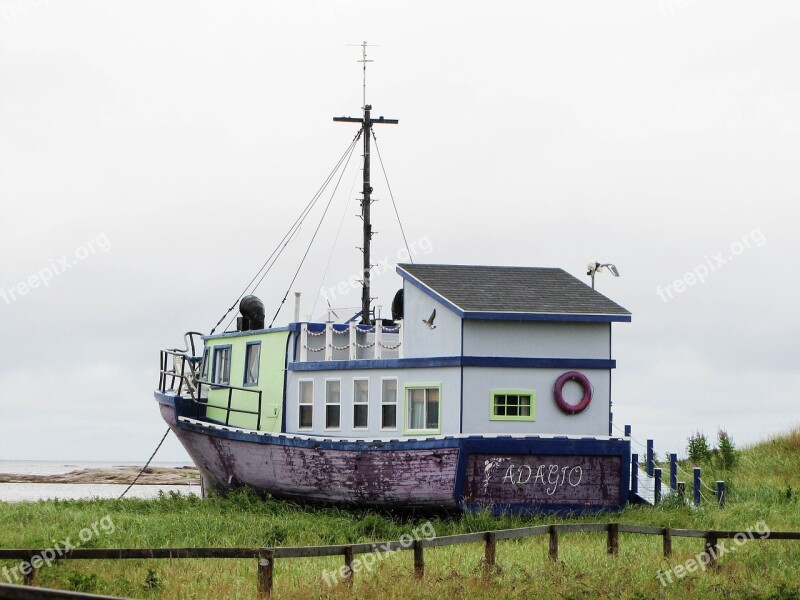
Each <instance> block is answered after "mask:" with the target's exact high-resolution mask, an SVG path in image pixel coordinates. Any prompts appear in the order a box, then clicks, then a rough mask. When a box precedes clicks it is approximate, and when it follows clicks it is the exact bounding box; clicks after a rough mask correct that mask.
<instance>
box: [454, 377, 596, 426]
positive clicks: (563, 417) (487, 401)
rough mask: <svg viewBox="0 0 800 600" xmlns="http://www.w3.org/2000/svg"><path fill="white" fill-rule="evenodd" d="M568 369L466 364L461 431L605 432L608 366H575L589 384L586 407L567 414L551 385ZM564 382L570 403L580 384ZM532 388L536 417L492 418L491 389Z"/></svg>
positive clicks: (573, 402)
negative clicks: (559, 404) (518, 418)
mask: <svg viewBox="0 0 800 600" xmlns="http://www.w3.org/2000/svg"><path fill="white" fill-rule="evenodd" d="M566 370H567V369H512V368H483V367H468V368H465V369H464V433H465V434H468V435H469V434H471V435H480V434H484V433H509V434H510V433H526V434H540V433H542V434H555V435H608V412H609V398H610V387H609V386H610V378H609V370H608V369H578V371H579V372H581V373H583V374H584V375H586V377H587V378H588V379H589V382H590V383H591V384H592V388H593V395H592V401H591V403H590V404H589V407H588V408H587V409H586V410H584V411H583V412H581V413H579V414H576V415H568V414H566V413H564V412H562V411H561V409H560V408H558V406H557V405H556V402H555V399H554V396H553V387H554V386H555V383H556V379H558V377H559V376H560V375H562V374H563V373H564V372H565V371H566ZM573 385H574V384H570V385H568V386H565V388H564V389H565V399H566V400H567V401H569V402H570V403H572V404H575V403H577V402H578V401H579V400H580V398H578V397H571V396H567V394H569V393H570V392H571V393H573V394H574V395H575V396H578V395H579V393H580V392H579V391H578V390H580V387H579V386H577V385H574V388H575V389H571V390H570V389H569V388H570V387H573ZM501 389H506V390H508V389H511V390H533V391H535V392H536V420H535V421H491V420H490V419H489V414H490V410H491V392H492V390H501Z"/></svg>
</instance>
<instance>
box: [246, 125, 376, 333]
mask: <svg viewBox="0 0 800 600" xmlns="http://www.w3.org/2000/svg"><path fill="white" fill-rule="evenodd" d="M360 137H361V129H359V130H358V134H357V135H356V138H355V139H354V140H353V143H352V144H351V145H350V154H349V155H348V156H347V161H346V162H345V164H344V167H343V168H342V170H341V173H339V179H337V180H336V186H335V187H334V188H333V191H332V192H331V197H330V198H329V199H328V204H326V205H325V210H324V211H323V213H322V216H321V217H320V219H319V223H317V228H316V229H315V230H314V234H313V235H312V236H311V241H309V242H308V247H307V248H306V251H305V254H303V258H302V259H301V260H300V264H299V265H298V266H297V270H296V271H295V272H294V277H292V280H291V281H290V282H289V287H287V288H286V293H285V294H284V295H283V299H282V300H281V303H280V304H279V305H278V310H276V311H275V314H274V315H273V316H272V321H270V324H269V326H270V327H272V325H273V324H274V323H275V319H277V318H278V313H280V312H281V308H283V304H284V302H286V298H287V297H288V296H289V292H290V291H291V290H292V286H293V285H294V282H295V280H297V276H298V275H299V274H300V269H302V268H303V263H305V261H306V258H307V257H308V253H309V252H310V251H311V246H312V245H313V244H314V240H315V239H316V237H317V234H318V233H319V229H320V227H322V223H323V221H324V220H325V215H327V214H328V209H329V208H330V207H331V202H333V197H334V196H335V195H336V190H338V189H339V184H340V183H341V182H342V177H344V172H345V171H346V170H347V165H348V164H349V163H350V158H351V157H352V156H353V150H355V147H356V142H357V141H358V138H360ZM262 279H263V278H262ZM259 283H260V282H259ZM256 287H257V286H256Z"/></svg>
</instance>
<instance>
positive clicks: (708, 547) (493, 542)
mask: <svg viewBox="0 0 800 600" xmlns="http://www.w3.org/2000/svg"><path fill="white" fill-rule="evenodd" d="M568 533H606V534H607V544H606V547H607V551H608V553H609V554H613V555H617V554H618V553H619V534H620V533H629V534H634V535H653V536H660V537H661V538H662V539H663V554H664V556H665V557H669V556H671V555H672V539H673V538H676V537H684V538H699V539H703V540H704V550H703V551H704V553H705V554H706V555H708V562H709V564H710V565H714V564H716V561H717V544H718V542H719V540H720V539H732V538H735V537H737V536H741V535H742V534H743V532H742V531H717V530H695V529H672V528H670V527H651V526H644V525H629V524H626V523H568V524H560V525H559V524H552V525H537V526H534V527H521V528H517V529H500V530H497V531H482V532H478V533H463V534H458V535H448V536H442V537H432V538H420V539H413V541H412V540H411V539H409V540H407V541H405V542H404V541H402V540H401V541H388V542H369V543H361V544H340V545H334V546H287V547H282V548H266V547H259V548H76V549H71V550H69V551H66V552H64V553H63V555H61V556H59V557H58V560H65V559H70V560H128V559H139V560H141V559H216V558H227V559H245V558H250V559H253V558H255V559H257V560H258V585H257V589H258V597H259V598H269V597H270V596H271V594H272V588H273V575H274V569H275V561H276V560H277V559H279V558H280V559H288V558H312V557H325V556H343V557H344V566H343V573H344V579H345V581H346V582H347V583H349V584H352V582H353V575H354V570H353V568H352V564H353V556H355V555H357V554H370V553H382V552H386V553H388V552H396V551H403V550H408V551H413V554H414V575H415V577H423V576H424V574H425V549H426V548H436V547H441V546H454V545H460V544H475V543H483V544H484V545H485V550H484V562H485V565H486V566H487V567H493V566H494V565H495V562H496V559H497V542H498V541H499V540H511V539H520V538H526V537H533V536H537V535H547V536H548V537H549V549H548V554H549V557H550V559H551V560H558V545H559V540H560V536H561V535H562V534H568ZM747 535H748V537H750V538H752V539H762V540H766V539H770V540H800V532H796V531H783V532H781V531H767V532H763V533H761V532H757V531H752V529H748V530H747ZM409 537H410V536H409ZM46 552H48V551H47V550H37V549H0V560H21V561H25V564H27V565H28V566H29V567H30V568H29V569H25V570H27V571H28V572H27V573H25V570H23V573H25V584H26V585H28V586H31V585H33V584H34V581H35V577H36V571H37V570H38V568H41V564H42V562H43V561H42V560H41V557H42V556H43V555H45V553H46ZM35 557H39V566H38V567H36V566H35V565H34V562H35V561H34V558H35ZM11 588H14V589H15V590H18V589H23V590H24V589H25V588H22V587H21V586H5V585H0V592H3V593H2V594H0V596H2V597H3V598H31V599H33V598H67V597H69V598H73V597H74V598H80V597H91V596H85V595H73V596H46V595H41V596H35V595H25V593H23V594H22V595H7V594H6V591H7V590H9V589H11ZM28 589H30V588H28ZM31 591H32V590H31ZM42 591H46V590H42ZM11 593H13V591H12V592H11ZM64 593H65V594H66V593H67V592H64Z"/></svg>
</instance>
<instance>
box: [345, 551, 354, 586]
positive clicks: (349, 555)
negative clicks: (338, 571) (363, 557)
mask: <svg viewBox="0 0 800 600" xmlns="http://www.w3.org/2000/svg"><path fill="white" fill-rule="evenodd" d="M344 566H345V569H344V572H345V576H344V580H345V582H346V583H347V585H349V586H352V585H353V547H352V546H345V548H344Z"/></svg>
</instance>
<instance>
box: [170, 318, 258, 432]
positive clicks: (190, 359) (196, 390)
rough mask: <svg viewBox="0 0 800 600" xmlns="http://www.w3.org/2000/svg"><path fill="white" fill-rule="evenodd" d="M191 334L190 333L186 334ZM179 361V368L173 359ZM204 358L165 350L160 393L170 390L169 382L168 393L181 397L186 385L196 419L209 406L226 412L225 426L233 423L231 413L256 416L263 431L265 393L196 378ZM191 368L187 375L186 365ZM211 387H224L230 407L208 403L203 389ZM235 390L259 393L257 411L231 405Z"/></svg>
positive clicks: (175, 350)
mask: <svg viewBox="0 0 800 600" xmlns="http://www.w3.org/2000/svg"><path fill="white" fill-rule="evenodd" d="M187 335H188V334H187ZM170 357H172V358H173V367H172V368H170V365H169V362H170ZM176 357H177V358H180V359H181V360H180V366H178V364H177V362H176V361H175V360H174V358H176ZM202 359H203V358H202V357H201V356H189V355H187V354H186V353H185V352H182V351H180V350H177V349H170V350H162V351H161V356H160V375H159V381H158V389H159V390H160V391H161V393H162V394H163V393H166V391H167V381H169V390H170V391H172V390H174V391H175V394H176V395H177V396H180V395H181V392H182V391H183V390H184V386H185V388H186V390H187V391H189V394H190V397H191V400H192V402H193V403H194V405H195V409H196V410H195V418H197V419H199V418H200V407H201V405H202V406H205V407H206V409H208V407H209V406H210V407H211V408H218V409H221V410H224V411H225V425H226V426H230V420H231V413H232V412H234V413H241V414H247V415H256V430H259V429H261V408H262V405H263V392H262V390H257V389H252V388H245V387H238V386H234V385H230V384H226V383H215V382H213V381H205V380H203V379H200V378H199V377H197V375H198V371H199V365H200V363H201V362H202ZM187 363H188V365H189V369H188V373H187V369H186V365H187ZM176 381H177V382H178V389H177V390H176V389H175V383H176ZM204 385H205V386H208V387H209V388H221V389H227V390H228V402H227V406H216V405H214V404H209V403H208V394H206V396H203V386H204ZM234 390H239V391H242V392H248V393H250V394H258V410H257V411H255V410H246V409H243V408H234V407H233V406H231V404H232V403H233V392H234Z"/></svg>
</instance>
